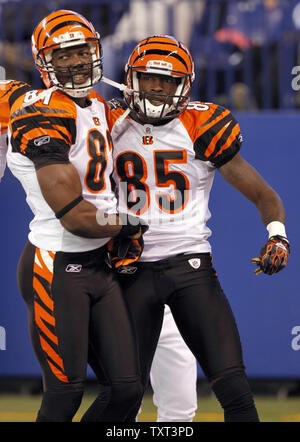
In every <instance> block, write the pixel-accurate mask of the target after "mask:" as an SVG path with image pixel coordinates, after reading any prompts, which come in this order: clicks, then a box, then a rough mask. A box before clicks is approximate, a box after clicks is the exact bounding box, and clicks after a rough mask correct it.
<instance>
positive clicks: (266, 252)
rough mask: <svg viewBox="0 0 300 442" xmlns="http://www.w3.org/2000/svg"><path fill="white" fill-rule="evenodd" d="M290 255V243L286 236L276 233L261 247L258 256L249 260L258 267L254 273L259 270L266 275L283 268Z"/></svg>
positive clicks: (257, 272)
mask: <svg viewBox="0 0 300 442" xmlns="http://www.w3.org/2000/svg"><path fill="white" fill-rule="evenodd" d="M289 255H290V245H289V242H288V240H287V238H284V237H283V236H280V235H276V236H272V237H271V238H270V239H269V241H268V242H266V244H265V245H264V246H263V247H262V249H261V251H260V253H259V258H252V259H251V262H253V263H255V264H256V265H257V266H258V267H257V269H255V270H254V273H255V274H256V275H258V274H259V273H261V272H264V273H266V274H267V275H273V273H277V272H279V271H280V270H282V269H284V267H285V266H286V265H287V263H288V260H289Z"/></svg>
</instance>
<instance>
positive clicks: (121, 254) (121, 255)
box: [106, 235, 144, 274]
mask: <svg viewBox="0 0 300 442" xmlns="http://www.w3.org/2000/svg"><path fill="white" fill-rule="evenodd" d="M143 249H144V240H143V236H142V235H141V236H140V237H139V238H138V239H131V238H128V237H127V238H122V237H120V236H116V237H115V238H112V239H111V240H110V241H109V242H108V243H107V252H108V254H107V260H106V262H107V264H108V266H109V267H110V268H112V269H113V270H115V271H116V272H117V273H127V274H131V273H135V272H136V270H137V267H136V266H132V265H131V264H133V263H135V262H136V261H137V260H138V259H139V258H140V256H141V254H142V253H143Z"/></svg>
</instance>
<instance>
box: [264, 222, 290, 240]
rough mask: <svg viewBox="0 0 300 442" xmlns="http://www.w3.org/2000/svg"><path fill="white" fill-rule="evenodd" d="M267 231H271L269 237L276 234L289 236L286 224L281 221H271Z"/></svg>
mask: <svg viewBox="0 0 300 442" xmlns="http://www.w3.org/2000/svg"><path fill="white" fill-rule="evenodd" d="M267 231H268V232H269V238H271V236H276V235H280V236H284V237H285V238H287V236H286V232H285V226H284V224H283V223H281V222H280V221H272V222H271V223H269V224H268V225H267Z"/></svg>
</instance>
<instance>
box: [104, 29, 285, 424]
mask: <svg viewBox="0 0 300 442" xmlns="http://www.w3.org/2000/svg"><path fill="white" fill-rule="evenodd" d="M125 72H126V81H127V87H128V88H129V89H132V90H133V93H131V94H129V93H128V92H127V91H126V90H125V91H124V101H118V100H114V101H113V103H112V104H111V106H112V109H113V119H112V120H111V119H109V123H110V129H111V134H112V138H113V141H114V158H115V179H116V180H117V182H118V187H119V210H120V211H127V212H128V213H130V214H133V215H137V216H139V217H140V218H141V219H143V220H144V221H145V222H147V224H149V226H150V228H149V230H148V231H147V232H146V234H145V235H144V251H143V253H142V256H141V258H140V260H139V261H138V262H135V259H134V257H133V255H132V254H131V255H130V256H128V257H129V258H131V260H130V259H127V260H123V259H122V257H120V259H119V260H118V253H117V251H114V250H112V254H113V256H114V260H113V261H112V262H113V263H114V265H115V267H116V270H117V271H121V272H122V273H125V272H126V274H123V275H122V273H121V274H120V280H121V282H122V286H123V290H124V294H125V299H126V301H127V305H128V307H129V310H130V312H131V317H132V318H133V321H134V325H135V329H136V332H137V337H138V343H139V355H140V364H141V371H142V382H143V384H144V388H145V387H146V385H147V382H148V379H149V373H150V367H151V363H152V359H153V355H154V352H155V349H156V345H157V341H158V338H159V334H160V330H161V326H162V321H163V315H164V305H165V304H166V305H168V306H169V307H170V309H171V312H172V314H173V317H174V319H175V322H176V324H177V326H178V329H179V331H180V333H181V335H182V336H183V338H184V340H185V342H186V343H187V344H188V346H189V348H190V349H191V351H192V352H193V354H194V355H195V357H196V358H197V360H198V362H199V364H200V366H201V367H202V370H203V372H204V374H205V375H206V377H207V379H208V381H209V382H210V385H211V387H212V390H213V391H214V393H215V395H216V397H217V399H218V400H219V402H220V404H221V406H222V407H223V409H224V420H225V421H226V422H234V421H235V422H236V421H244V422H256V421H259V417H258V414H257V410H256V407H255V404H254V400H253V394H252V392H251V389H250V387H249V383H248V379H247V375H246V372H245V367H244V363H243V357H242V349H241V342H240V336H239V332H238V329H237V325H236V322H235V318H234V315H233V313H232V310H231V308H230V305H229V303H228V300H227V298H226V296H225V294H224V292H223V290H222V288H221V286H220V284H219V281H218V277H217V274H216V272H215V270H214V268H213V266H212V256H211V246H210V244H209V241H208V237H209V236H210V234H211V232H210V229H209V228H208V227H207V225H206V222H207V220H208V219H209V218H210V212H209V209H208V202H209V195H210V190H211V187H212V184H213V178H214V174H215V171H216V170H217V171H218V172H219V173H220V174H221V175H222V176H223V177H224V178H225V180H226V181H227V182H228V183H229V184H231V185H232V186H233V187H234V188H236V189H237V190H239V191H240V192H241V193H242V194H243V195H244V196H245V197H246V198H248V199H249V200H250V201H251V202H253V203H254V204H255V206H256V207H257V210H258V212H259V214H260V217H261V219H262V222H263V224H264V225H265V226H266V228H267V231H268V236H269V238H268V241H267V242H266V244H265V245H264V246H263V247H262V249H261V252H260V254H259V257H258V258H255V259H254V262H255V264H257V270H256V273H258V272H264V273H266V274H269V275H271V274H273V273H276V272H278V271H280V270H282V269H283V268H284V267H285V266H286V264H287V261H288V257H289V242H288V240H287V237H286V231H285V210H284V207H283V204H282V202H281V200H280V198H279V196H278V195H277V193H276V192H275V191H274V190H273V189H272V188H271V187H270V186H269V185H268V184H267V183H266V181H265V180H264V179H263V178H262V177H261V176H260V175H259V173H258V172H257V171H256V170H255V169H254V168H253V167H252V166H251V165H250V164H249V163H247V162H246V161H245V160H244V159H243V158H242V156H241V155H240V154H239V150H240V148H241V144H242V135H241V133H240V128H239V124H238V122H237V121H236V120H235V118H234V116H233V115H232V113H231V112H230V111H229V110H228V109H225V108H223V107H221V106H218V105H217V104H213V103H203V102H190V100H189V93H190V90H191V84H192V81H193V80H194V65H193V60H192V57H191V55H190V53H189V51H188V49H187V48H186V47H185V46H184V45H183V44H182V43H180V42H179V41H177V40H176V39H175V38H173V37H170V36H166V35H163V36H153V37H149V38H146V39H145V40H143V41H141V42H140V43H138V44H137V46H136V47H135V49H134V50H133V51H132V53H131V54H130V57H129V60H128V63H127V65H126V68H125ZM130 263H131V265H130ZM123 264H125V265H127V267H128V266H129V267H130V268H131V270H130V269H129V268H128V269H127V270H124V266H123ZM133 418H134V414H133V415H132V419H133Z"/></svg>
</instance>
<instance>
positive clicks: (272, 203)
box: [219, 154, 285, 226]
mask: <svg viewBox="0 0 300 442" xmlns="http://www.w3.org/2000/svg"><path fill="white" fill-rule="evenodd" d="M219 172H220V173H221V175H222V176H223V178H224V179H225V180H226V181H227V182H228V183H229V184H230V185H231V186H232V187H234V188H235V189H237V190H238V191H239V192H241V193H242V194H243V195H244V196H245V197H246V198H247V199H248V200H250V201H251V202H252V203H253V204H255V206H256V207H257V210H258V212H259V214H260V217H261V220H262V222H263V223H264V225H265V226H267V225H268V224H269V223H270V222H271V221H280V222H282V223H283V224H284V223H285V210H284V207H283V204H282V201H281V199H280V197H279V196H278V194H277V193H276V192H275V191H274V190H273V189H272V187H270V186H269V184H268V183H267V182H266V181H265V180H264V179H263V178H262V176H261V175H260V174H259V173H258V172H257V170H256V169H254V167H252V166H251V165H250V164H249V163H248V162H247V161H246V160H244V159H243V158H242V157H241V156H240V155H239V154H237V155H235V157H234V158H233V159H232V160H231V161H229V162H228V163H226V164H225V165H224V166H222V167H220V168H219Z"/></svg>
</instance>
